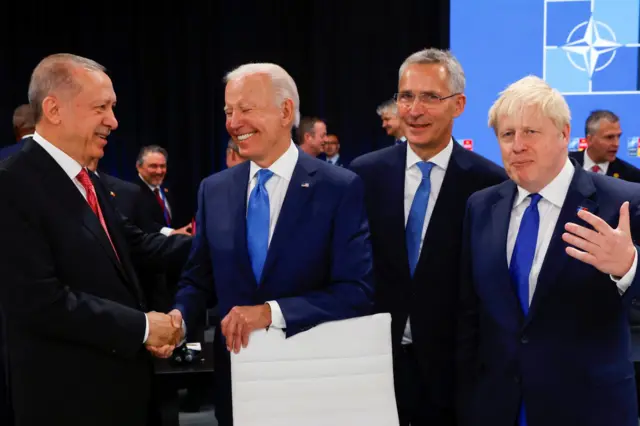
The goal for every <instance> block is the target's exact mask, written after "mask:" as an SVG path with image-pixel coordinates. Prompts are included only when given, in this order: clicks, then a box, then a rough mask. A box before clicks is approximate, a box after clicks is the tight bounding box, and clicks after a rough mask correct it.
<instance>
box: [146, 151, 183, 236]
mask: <svg viewBox="0 0 640 426" xmlns="http://www.w3.org/2000/svg"><path fill="white" fill-rule="evenodd" d="M168 157H169V155H168V153H167V150H166V149H164V148H162V147H160V146H158V145H149V146H145V147H142V149H140V153H139V154H138V159H137V160H136V168H137V169H138V180H137V182H136V183H137V184H138V186H140V199H139V200H138V203H139V211H138V213H139V217H138V218H137V219H136V223H137V224H138V226H139V227H140V229H142V230H143V231H145V232H161V233H163V234H165V235H173V234H184V235H191V230H190V229H191V216H188V217H182V216H181V215H180V214H179V213H178V212H177V210H178V208H177V203H176V200H175V199H174V198H173V193H172V192H170V191H169V189H168V188H167V187H166V186H164V185H163V184H164V180H165V177H166V175H167V159H168ZM183 222H184V223H186V225H183V226H182V227H180V226H176V225H180V224H181V223H183Z"/></svg>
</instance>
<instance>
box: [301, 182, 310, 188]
mask: <svg viewBox="0 0 640 426" xmlns="http://www.w3.org/2000/svg"><path fill="white" fill-rule="evenodd" d="M300 186H302V187H303V188H308V187H309V182H305V183H303V184H302V185H300Z"/></svg>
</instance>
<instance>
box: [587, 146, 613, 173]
mask: <svg viewBox="0 0 640 426" xmlns="http://www.w3.org/2000/svg"><path fill="white" fill-rule="evenodd" d="M587 151H588V149H587V150H586V151H585V152H584V165H583V166H582V168H583V169H585V170H587V171H591V168H592V167H593V166H598V167H600V170H599V171H598V174H601V175H606V174H607V170H608V169H609V162H608V161H605V162H604V163H596V162H595V161H593V160H592V159H591V157H589V153H588V152H587Z"/></svg>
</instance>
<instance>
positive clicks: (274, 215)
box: [247, 141, 299, 329]
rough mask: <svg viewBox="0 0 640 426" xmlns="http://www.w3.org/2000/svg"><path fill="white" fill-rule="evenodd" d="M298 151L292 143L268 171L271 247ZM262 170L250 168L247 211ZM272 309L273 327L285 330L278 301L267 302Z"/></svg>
mask: <svg viewBox="0 0 640 426" xmlns="http://www.w3.org/2000/svg"><path fill="white" fill-rule="evenodd" d="M298 156H299V153H298V149H297V148H296V146H295V144H294V143H293V141H291V142H290V145H289V149H287V151H286V152H285V153H284V154H282V156H281V157H280V158H278V159H277V160H276V161H275V162H274V163H273V164H272V165H271V166H270V167H269V168H268V169H269V170H271V171H272V172H273V176H271V178H270V179H269V180H268V181H267V183H266V184H265V188H266V190H267V194H269V245H271V238H272V237H273V231H275V229H276V223H278V217H279V216H280V210H282V203H284V197H285V196H286V195H287V189H288V188H289V182H291V176H292V175H293V169H295V167H296V164H297V163H298ZM260 169H261V167H260V166H258V165H257V164H256V163H254V162H253V161H252V162H251V163H250V167H249V187H248V188H247V210H248V206H249V196H250V195H251V191H253V188H255V186H256V184H257V183H258V176H257V175H258V171H259V170H260ZM267 303H268V304H269V306H270V307H271V327H276V328H280V329H284V328H286V327H287V324H286V322H285V320H284V316H283V315H282V310H281V309H280V305H279V304H278V302H276V301H273V300H272V301H269V302H267Z"/></svg>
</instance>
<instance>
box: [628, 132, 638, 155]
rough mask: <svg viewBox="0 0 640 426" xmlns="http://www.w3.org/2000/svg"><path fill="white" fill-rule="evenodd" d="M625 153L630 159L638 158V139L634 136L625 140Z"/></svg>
mask: <svg viewBox="0 0 640 426" xmlns="http://www.w3.org/2000/svg"><path fill="white" fill-rule="evenodd" d="M627 153H628V154H629V156H631V157H638V156H640V138H639V137H637V136H634V137H632V138H629V139H628V140H627Z"/></svg>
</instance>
